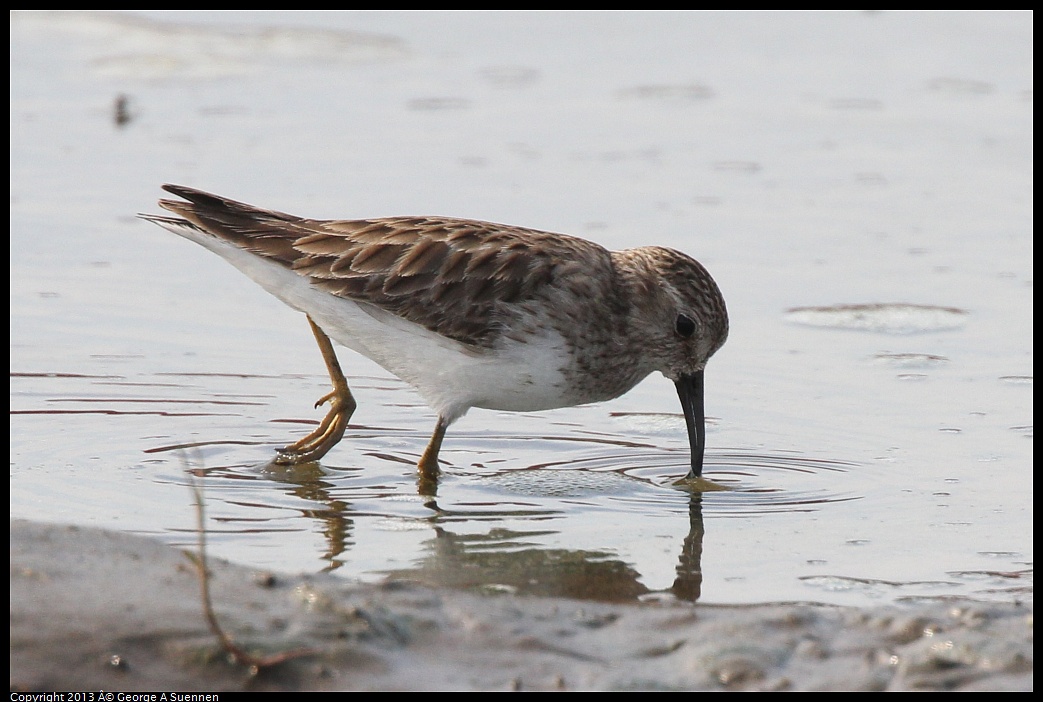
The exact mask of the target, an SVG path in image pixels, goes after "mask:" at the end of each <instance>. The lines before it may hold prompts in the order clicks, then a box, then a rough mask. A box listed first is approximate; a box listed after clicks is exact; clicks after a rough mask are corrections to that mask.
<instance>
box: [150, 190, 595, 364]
mask: <svg viewBox="0 0 1043 702" xmlns="http://www.w3.org/2000/svg"><path fill="white" fill-rule="evenodd" d="M163 187H164V189H165V190H167V191H168V192H171V193H174V194H175V195H179V196H180V197H183V198H185V199H186V200H188V202H176V201H170V200H162V201H160V205H161V206H162V207H164V208H165V209H167V210H170V211H171V212H174V213H176V214H179V215H181V216H182V217H184V218H185V219H187V220H189V221H190V222H192V223H193V224H195V225H197V226H199V227H201V228H203V229H205V230H207V231H209V232H211V233H212V234H214V235H215V236H219V237H221V238H223V239H225V240H227V241H230V242H232V243H234V244H236V245H237V246H241V247H242V248H244V249H247V250H249V251H252V252H254V253H256V254H258V255H260V256H264V257H266V258H270V259H273V260H276V261H278V262H279V263H281V264H283V265H285V266H287V267H289V268H292V269H293V270H295V271H297V272H298V273H300V274H301V275H304V276H308V277H309V278H310V279H311V280H312V283H313V284H315V285H316V286H318V287H320V288H322V289H324V290H326V291H328V292H330V293H332V294H334V295H337V296H339V297H344V298H348V299H352V300H361V301H365V302H368V303H371V304H373V305H376V306H378V307H380V308H382V309H384V310H387V311H389V312H392V313H393V314H395V315H398V316H399V317H402V318H404V319H408V320H410V321H412V322H415V323H417V324H421V325H423V326H424V327H426V328H428V329H430V330H432V331H434V332H437V333H439V334H442V335H443V336H447V337H449V338H452V339H456V340H458V341H462V342H464V343H468V344H473V345H477V346H489V345H491V344H492V343H494V342H495V340H496V338H497V337H498V336H499V334H500V333H501V331H502V330H503V328H504V326H505V322H506V321H507V317H508V316H509V309H510V306H511V305H515V304H519V303H523V302H525V301H527V300H531V299H534V298H537V297H539V296H541V295H542V294H544V293H545V292H546V291H547V290H548V286H551V285H553V284H554V282H555V276H556V273H558V272H559V271H560V270H561V269H562V268H563V267H564V266H565V265H566V264H568V263H569V262H571V261H572V260H574V259H575V258H576V257H577V254H579V253H580V252H582V253H583V257H585V258H586V257H593V260H596V261H599V262H600V263H601V264H602V265H604V266H610V265H611V262H610V256H609V252H608V251H606V250H605V249H603V248H602V247H600V246H598V245H597V244H594V243H592V242H588V241H585V240H583V239H577V238H574V237H568V236H564V235H561V234H549V233H547V232H540V231H536V230H531V229H521V228H517V227H510V226H505V225H500V224H491V223H488V222H479V221H474V220H463V219H447V218H437V217H389V218H384V219H368V220H353V221H333V220H312V219H302V218H300V217H295V216H293V215H288V214H284V213H281V212H274V211H270V210H262V209H258V208H255V207H252V206H250V205H246V204H243V203H240V202H236V201H234V200H228V199H226V198H223V197H219V196H216V195H211V194H209V193H204V192H201V191H198V190H193V189H191V188H185V187H181V186H174V185H165V186H163ZM570 267H571V266H570Z"/></svg>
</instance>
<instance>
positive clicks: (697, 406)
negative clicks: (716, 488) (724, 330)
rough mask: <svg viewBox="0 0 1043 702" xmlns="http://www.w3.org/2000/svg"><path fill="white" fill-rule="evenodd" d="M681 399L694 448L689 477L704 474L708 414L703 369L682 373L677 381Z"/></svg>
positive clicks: (676, 384)
mask: <svg viewBox="0 0 1043 702" xmlns="http://www.w3.org/2000/svg"><path fill="white" fill-rule="evenodd" d="M674 385H675V386H676V387H677V396H678V397H679V398H680V399H681V410H682V411H683V412H684V423H685V426H686V427H687V428H688V444H689V446H690V447H691V450H692V467H691V470H690V471H689V472H688V475H687V476H686V477H687V478H698V477H700V476H701V475H702V474H703V453H704V452H705V450H706V415H705V412H704V410H703V371H698V372H696V373H691V374H688V375H682V376H681V377H679V378H678V379H677V380H676V381H675V382H674Z"/></svg>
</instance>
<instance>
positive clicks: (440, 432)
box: [417, 417, 449, 478]
mask: <svg viewBox="0 0 1043 702" xmlns="http://www.w3.org/2000/svg"><path fill="white" fill-rule="evenodd" d="M448 428H449V423H448V422H446V421H445V420H444V419H442V418H441V417H439V418H438V423H437V424H435V431H434V433H433V434H432V435H431V441H429V442H428V443H427V448H426V449H424V455H423V456H421V457H420V463H419V464H418V465H417V468H419V469H420V474H421V475H422V476H424V477H425V478H437V477H438V473H439V470H438V451H439V449H441V448H442V439H443V438H445V430H446V429H448Z"/></svg>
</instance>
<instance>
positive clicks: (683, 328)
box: [674, 314, 695, 339]
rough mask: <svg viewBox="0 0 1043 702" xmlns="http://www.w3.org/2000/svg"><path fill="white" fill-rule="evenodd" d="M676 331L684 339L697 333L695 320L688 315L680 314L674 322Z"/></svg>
mask: <svg viewBox="0 0 1043 702" xmlns="http://www.w3.org/2000/svg"><path fill="white" fill-rule="evenodd" d="M674 331H676V332H677V335H678V336H680V337H681V338H682V339H687V338H688V337H690V336H691V335H692V334H694V333H695V322H694V321H693V320H692V318H691V317H689V316H688V315H684V314H679V315H677V320H676V321H675V322H674Z"/></svg>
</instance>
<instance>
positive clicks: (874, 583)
mask: <svg viewBox="0 0 1043 702" xmlns="http://www.w3.org/2000/svg"><path fill="white" fill-rule="evenodd" d="M143 18H151V19H148V20H146V19H143ZM256 27H270V28H271V29H268V30H265V31H260V30H258V29H256ZM432 29H435V30H436V31H432ZM652 36H654V37H656V42H653V43H652V44H654V45H655V46H656V47H657V49H658V50H657V51H655V52H652V51H648V50H647V47H648V46H650V43H649V41H648V37H652ZM1031 39H1032V32H1031V15H1030V14H1028V15H1026V14H1019V13H984V14H974V15H969V14H961V13H927V14H920V13H856V12H853V13H827V14H821V13H811V14H804V13H792V14H784V15H773V14H757V13H753V14H748V13H743V14H728V13H724V14H718V13H699V14H684V13H682V14H679V15H671V14H659V13H652V14H643V13H638V14H614V13H610V14H571V13H565V14H559V15H545V14H524V13H522V14H506V15H502V14H496V13H461V14H448V15H441V14H429V13H407V14H397V13H388V12H345V13H333V14H330V15H324V14H321V15H315V14H311V13H307V12H301V13H281V14H275V15H272V14H265V13H257V14H237V13H231V14H227V13H216V14H206V13H202V14H200V13H193V12H186V13H170V12H152V13H145V14H138V15H134V16H130V15H107V14H76V13H73V14H64V13H31V14H26V13H15V14H14V15H12V32H11V47H12V48H11V56H12V72H11V79H12V87H11V172H12V186H11V225H12V231H11V374H12V376H11V411H12V415H11V515H12V516H13V517H29V518H35V519H42V520H49V521H56V522H70V523H80V524H92V525H97V526H106V527H110V528H116V529H123V530H127V531H133V532H137V533H146V534H153V535H158V536H160V537H161V538H163V539H165V540H167V541H168V542H170V543H174V544H185V545H188V544H191V543H193V542H194V538H193V536H192V533H191V532H192V529H193V525H194V519H195V515H194V513H193V508H192V497H191V494H190V491H189V490H188V488H187V487H186V485H187V477H186V472H185V471H186V469H188V470H191V471H192V472H193V473H195V474H196V475H199V476H203V480H202V484H203V486H204V488H205V494H206V498H207V509H208V515H209V517H210V520H211V521H210V524H211V527H212V530H213V534H214V535H213V537H212V539H211V548H212V550H213V551H214V553H215V555H218V556H222V557H226V558H229V559H231V560H234V561H237V562H240V563H245V564H248V565H252V566H256V567H259V568H271V569H278V570H291V571H302V572H316V571H321V570H332V571H334V572H336V573H338V574H343V575H344V576H345V577H349V578H361V579H365V580H378V579H381V578H384V577H387V576H389V575H392V576H394V577H400V578H402V577H404V578H411V579H419V580H423V581H429V582H436V583H448V584H452V585H455V586H460V587H467V588H473V589H478V590H482V591H492V592H499V591H506V592H521V593H538V594H550V593H553V594H564V595H569V596H576V597H589V598H596V599H610V600H632V599H649V598H658V597H678V598H681V599H686V600H692V599H701V600H702V601H706V602H762V601H791V600H808V601H820V602H835V603H840V604H856V605H857V604H866V603H869V602H881V601H883V602H890V601H899V600H905V599H918V598H947V597H952V596H965V597H973V598H983V599H995V600H1004V601H1009V600H1019V599H1020V600H1023V599H1031V587H1032V554H1033V549H1032V423H1033V422H1032V311H1033V307H1032V275H1033V269H1032V154H1031V151H1032V148H1031V145H1032V98H1031V86H1032V79H1031V45H1032V41H1031ZM504 47H509V48H508V49H505V48H504ZM118 95H125V96H128V99H127V100H126V103H125V107H123V108H121V110H122V111H121V112H119V113H117V111H116V104H117V103H116V98H117V96H118ZM118 115H123V117H121V118H120V119H116V117H117V116H118ZM163 182H180V183H185V184H188V185H193V186H197V187H201V188H205V189H209V190H213V191H217V192H221V193H223V194H227V195H229V196H232V197H236V198H240V199H243V200H246V201H250V202H254V203H256V204H259V205H263V206H268V207H274V208H277V209H283V210H287V211H291V212H295V213H298V214H303V215H310V216H330V217H338V216H339V217H349V216H351V217H354V216H358V217H363V216H382V215H394V214H417V213H431V214H450V215H457V216H466V217H475V218H482V219H489V220H493V221H509V222H512V223H515V224H519V225H525V226H533V227H540V228H545V229H551V230H556V231H567V232H569V233H573V234H578V235H581V236H585V237H587V238H591V239H594V240H596V241H599V242H601V243H603V244H605V245H606V246H609V247H611V248H625V247H628V246H636V245H643V244H650V243H656V244H663V245H668V246H674V247H676V248H679V249H682V250H685V251H686V252H688V253H690V254H692V255H693V256H695V257H696V258H698V259H699V260H700V261H702V262H703V263H704V264H705V265H706V266H707V267H708V268H709V270H710V271H711V272H712V273H713V274H714V276H715V278H716V279H717V281H718V283H719V284H720V286H721V288H722V289H723V291H724V294H725V297H726V299H727V300H728V304H729V311H730V314H731V317H732V333H731V337H730V339H729V341H728V343H727V345H726V346H725V347H724V348H723V349H722V350H721V352H720V353H719V354H718V355H717V356H716V357H715V358H714V359H713V360H712V361H711V363H710V365H709V367H708V370H707V412H708V414H709V415H710V416H711V421H710V426H709V427H708V432H707V437H708V443H709V449H708V452H707V457H706V474H707V477H708V478H710V479H711V480H713V481H715V482H718V483H720V484H722V485H723V486H725V487H727V488H728V489H727V490H724V491H719V492H710V493H705V494H703V495H701V496H693V495H691V494H690V493H688V492H686V491H684V490H683V489H681V488H679V487H677V486H675V485H674V481H676V479H677V478H679V477H681V476H682V475H684V473H685V472H686V470H687V462H688V454H687V440H686V437H685V430H684V425H683V421H682V419H681V416H680V408H679V407H678V406H677V400H676V396H675V394H674V390H673V388H672V387H671V386H670V383H668V382H667V381H666V380H665V379H663V378H661V377H652V378H649V379H648V380H647V381H646V382H645V383H643V384H641V385H640V386H639V387H638V388H636V389H635V390H634V391H632V392H631V393H630V394H628V395H627V396H625V397H623V398H620V399H618V400H616V401H613V402H610V403H604V404H601V405H595V406H587V407H580V408H571V409H565V410H557V411H554V412H545V413H532V414H522V415H511V414H506V413H494V412H484V411H478V410H476V411H473V412H471V413H470V414H469V415H468V416H467V417H465V418H464V419H463V420H461V421H460V422H459V423H458V424H456V425H454V426H453V427H452V428H451V429H450V432H449V434H448V436H447V438H446V441H445V445H444V448H443V452H442V458H443V459H444V460H445V461H446V462H447V463H448V465H447V467H446V477H445V479H444V480H443V481H442V482H441V484H440V485H439V486H438V490H437V495H436V496H434V497H432V496H421V495H419V494H418V490H417V483H416V477H415V469H414V467H413V466H414V463H415V461H416V459H417V458H418V456H419V454H420V453H421V452H422V450H423V448H424V446H425V444H426V441H427V438H428V436H429V433H430V431H431V429H432V428H433V424H434V417H433V415H432V413H431V412H430V410H429V409H427V408H426V407H425V406H424V405H423V404H422V402H421V401H420V400H419V398H418V397H417V396H416V395H415V393H413V392H412V391H411V390H410V389H409V388H408V387H407V386H405V385H403V384H402V383H400V382H399V381H398V380H396V379H394V378H391V377H388V376H387V374H385V373H384V372H383V371H382V370H381V369H379V368H378V367H376V366H374V365H373V364H372V363H370V362H369V361H367V360H365V359H361V358H359V357H357V356H355V355H354V354H352V353H350V352H347V351H343V352H342V353H341V359H342V365H343V366H344V367H345V371H346V372H347V373H348V375H349V379H351V380H352V387H353V389H354V390H355V391H356V394H357V396H358V398H359V402H360V408H359V410H358V411H357V413H356V415H355V416H354V417H353V424H352V427H351V429H350V430H349V432H348V435H347V436H346V438H345V440H344V441H343V442H342V443H341V444H340V445H339V446H338V447H337V449H335V450H334V451H333V452H332V453H330V454H329V455H328V456H327V458H326V460H325V461H323V464H322V466H321V467H320V466H305V467H299V468H295V469H286V468H281V467H274V466H272V465H271V464H270V463H269V461H270V459H271V458H272V456H273V449H274V448H275V447H278V446H280V445H283V444H285V443H287V442H289V441H292V440H294V439H295V438H297V437H299V436H300V435H302V434H303V433H306V432H307V431H308V427H309V422H311V423H313V422H315V421H317V420H318V419H319V418H320V417H321V412H320V411H318V410H313V409H312V404H313V402H314V401H315V399H317V398H318V397H320V396H322V395H323V394H325V393H326V392H327V388H326V384H327V380H326V378H325V374H324V371H323V366H322V362H321V358H320V356H319V354H318V351H317V349H316V348H315V347H314V342H313V340H312V338H311V334H310V332H309V330H308V328H307V324H306V323H305V321H304V319H303V318H302V317H300V316H299V315H297V314H296V313H294V312H292V311H291V310H288V309H286V308H284V307H283V306H282V305H281V304H280V303H278V302H277V301H275V300H274V299H272V298H269V297H268V296H267V295H266V294H265V293H264V292H263V291H261V290H260V289H258V288H256V286H254V285H253V284H252V283H251V282H250V281H248V280H246V279H245V278H244V277H242V276H241V274H239V273H238V272H237V271H235V270H233V269H231V268H230V267H228V266H227V265H226V264H224V263H223V262H222V261H220V260H218V259H217V258H216V257H214V256H212V255H211V254H209V253H208V252H205V251H203V250H201V249H199V248H198V247H194V246H192V245H191V244H190V243H188V242H185V241H182V240H179V239H178V238H177V237H174V236H173V235H170V234H167V233H166V232H163V231H162V230H159V229H158V228H156V227H153V226H150V225H148V224H146V223H144V222H140V221H137V220H135V219H134V217H133V214H134V213H135V212H138V211H155V206H154V204H153V203H154V201H155V199H156V198H157V197H159V196H160V194H161V191H160V190H159V185H160V184H161V183H163Z"/></svg>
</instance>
